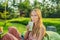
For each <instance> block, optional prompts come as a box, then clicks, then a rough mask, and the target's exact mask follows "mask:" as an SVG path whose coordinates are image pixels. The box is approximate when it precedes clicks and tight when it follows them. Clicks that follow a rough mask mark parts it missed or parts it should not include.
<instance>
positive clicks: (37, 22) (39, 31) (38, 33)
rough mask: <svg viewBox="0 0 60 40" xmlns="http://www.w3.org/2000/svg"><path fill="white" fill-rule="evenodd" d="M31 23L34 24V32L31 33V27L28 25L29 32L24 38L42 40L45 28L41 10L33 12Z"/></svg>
mask: <svg viewBox="0 0 60 40" xmlns="http://www.w3.org/2000/svg"><path fill="white" fill-rule="evenodd" d="M30 17H31V21H32V22H33V28H32V31H29V25H27V32H26V34H25V36H24V38H25V40H42V39H43V37H44V35H45V31H46V29H45V27H44V25H43V22H42V14H41V11H40V10H39V9H34V10H32V11H31V15H30Z"/></svg>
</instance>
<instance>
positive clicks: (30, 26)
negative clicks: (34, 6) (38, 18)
mask: <svg viewBox="0 0 60 40" xmlns="http://www.w3.org/2000/svg"><path fill="white" fill-rule="evenodd" d="M28 25H29V31H32V28H33V22H29V23H28Z"/></svg>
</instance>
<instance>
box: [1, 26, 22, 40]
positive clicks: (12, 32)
mask: <svg viewBox="0 0 60 40" xmlns="http://www.w3.org/2000/svg"><path fill="white" fill-rule="evenodd" d="M2 40H22V38H21V36H20V34H19V32H18V31H17V29H16V28H15V27H9V29H8V33H7V34H5V35H4V36H3V38H2Z"/></svg>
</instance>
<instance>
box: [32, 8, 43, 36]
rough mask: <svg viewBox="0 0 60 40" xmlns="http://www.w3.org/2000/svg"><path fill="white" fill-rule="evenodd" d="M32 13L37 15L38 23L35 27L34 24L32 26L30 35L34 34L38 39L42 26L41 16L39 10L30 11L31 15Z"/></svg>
mask: <svg viewBox="0 0 60 40" xmlns="http://www.w3.org/2000/svg"><path fill="white" fill-rule="evenodd" d="M33 11H35V12H36V13H37V16H38V22H37V24H36V25H35V24H34V25H33V29H32V35H34V34H36V36H37V37H38V36H39V34H40V32H39V31H40V28H41V27H42V26H43V22H42V14H41V10H40V9H33V10H32V11H31V13H32V12H33ZM31 21H32V19H31Z"/></svg>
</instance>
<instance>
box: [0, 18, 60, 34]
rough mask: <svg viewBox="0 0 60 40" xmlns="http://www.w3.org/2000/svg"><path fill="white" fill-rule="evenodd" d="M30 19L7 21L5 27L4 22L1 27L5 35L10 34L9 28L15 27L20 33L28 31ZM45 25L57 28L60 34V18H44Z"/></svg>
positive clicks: (0, 23) (0, 24)
mask: <svg viewBox="0 0 60 40" xmlns="http://www.w3.org/2000/svg"><path fill="white" fill-rule="evenodd" d="M29 20H30V19H29V18H15V19H11V20H7V21H6V25H5V26H4V22H3V21H1V22H0V26H3V28H4V34H5V33H7V32H8V27H9V26H15V27H16V28H17V30H18V31H19V32H20V33H23V32H24V31H26V25H27V23H28V21H29ZM43 23H44V25H45V26H46V27H47V26H55V27H56V28H57V32H58V33H59V34H60V18H43Z"/></svg>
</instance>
